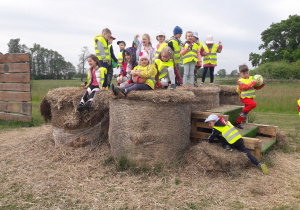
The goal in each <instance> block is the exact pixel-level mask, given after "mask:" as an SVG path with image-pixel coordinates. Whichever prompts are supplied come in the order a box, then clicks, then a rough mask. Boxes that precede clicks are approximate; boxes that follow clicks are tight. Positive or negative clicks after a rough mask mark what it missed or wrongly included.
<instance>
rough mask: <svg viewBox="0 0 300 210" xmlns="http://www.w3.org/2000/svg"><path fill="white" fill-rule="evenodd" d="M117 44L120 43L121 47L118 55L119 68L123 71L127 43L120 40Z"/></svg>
mask: <svg viewBox="0 0 300 210" xmlns="http://www.w3.org/2000/svg"><path fill="white" fill-rule="evenodd" d="M117 45H119V47H120V52H119V55H118V67H117V68H120V72H121V71H122V69H123V66H122V62H123V51H124V49H125V47H126V43H125V42H124V41H118V42H117Z"/></svg>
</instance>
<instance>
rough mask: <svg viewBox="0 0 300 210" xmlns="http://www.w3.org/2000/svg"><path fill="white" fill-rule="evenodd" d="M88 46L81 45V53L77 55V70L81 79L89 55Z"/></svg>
mask: <svg viewBox="0 0 300 210" xmlns="http://www.w3.org/2000/svg"><path fill="white" fill-rule="evenodd" d="M89 54H90V53H89V48H88V47H87V46H84V47H82V49H81V54H80V55H79V64H78V65H77V67H78V71H79V73H80V74H81V81H82V80H83V75H84V72H85V63H86V61H87V59H88V56H89Z"/></svg>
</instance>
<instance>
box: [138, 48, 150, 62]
mask: <svg viewBox="0 0 300 210" xmlns="http://www.w3.org/2000/svg"><path fill="white" fill-rule="evenodd" d="M142 58H147V59H148V61H150V56H149V54H148V53H147V52H146V51H145V50H142V51H141V52H140V54H139V61H141V59H142Z"/></svg>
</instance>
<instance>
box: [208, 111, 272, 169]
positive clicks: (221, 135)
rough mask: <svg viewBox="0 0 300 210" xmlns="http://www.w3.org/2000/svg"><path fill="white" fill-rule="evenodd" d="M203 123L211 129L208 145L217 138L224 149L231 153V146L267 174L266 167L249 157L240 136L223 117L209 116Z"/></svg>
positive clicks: (254, 158) (251, 156)
mask: <svg viewBox="0 0 300 210" xmlns="http://www.w3.org/2000/svg"><path fill="white" fill-rule="evenodd" d="M204 122H208V125H209V127H212V128H213V132H212V134H211V135H210V136H209V138H208V142H209V143H212V142H213V141H214V139H215V138H218V140H219V141H220V142H221V144H222V145H223V147H224V149H226V150H230V151H232V149H231V147H230V146H232V147H234V148H236V149H238V150H239V151H241V152H244V153H246V155H247V156H248V158H249V159H250V161H251V162H252V163H253V164H255V165H256V166H258V167H259V168H260V169H261V170H262V171H263V173H264V174H269V170H268V168H267V166H266V165H265V164H261V163H260V162H259V161H258V160H257V159H256V157H254V156H253V155H251V153H250V152H249V151H248V150H247V149H246V147H245V145H244V140H243V138H242V136H241V134H240V133H239V132H238V130H237V129H236V128H235V127H234V126H233V125H232V124H231V123H230V122H229V121H227V120H225V119H224V118H223V117H220V118H219V117H218V116H217V115H214V114H211V115H209V116H208V118H207V119H206V120H205V121H204ZM229 145H230V146H229Z"/></svg>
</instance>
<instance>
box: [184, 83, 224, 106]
mask: <svg viewBox="0 0 300 210" xmlns="http://www.w3.org/2000/svg"><path fill="white" fill-rule="evenodd" d="M186 91H188V92H193V93H194V94H195V98H194V100H193V101H192V103H191V107H192V111H206V110H209V109H213V108H216V107H219V104H220V99H219V92H220V88H219V87H216V86H200V87H198V88H187V89H186Z"/></svg>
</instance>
